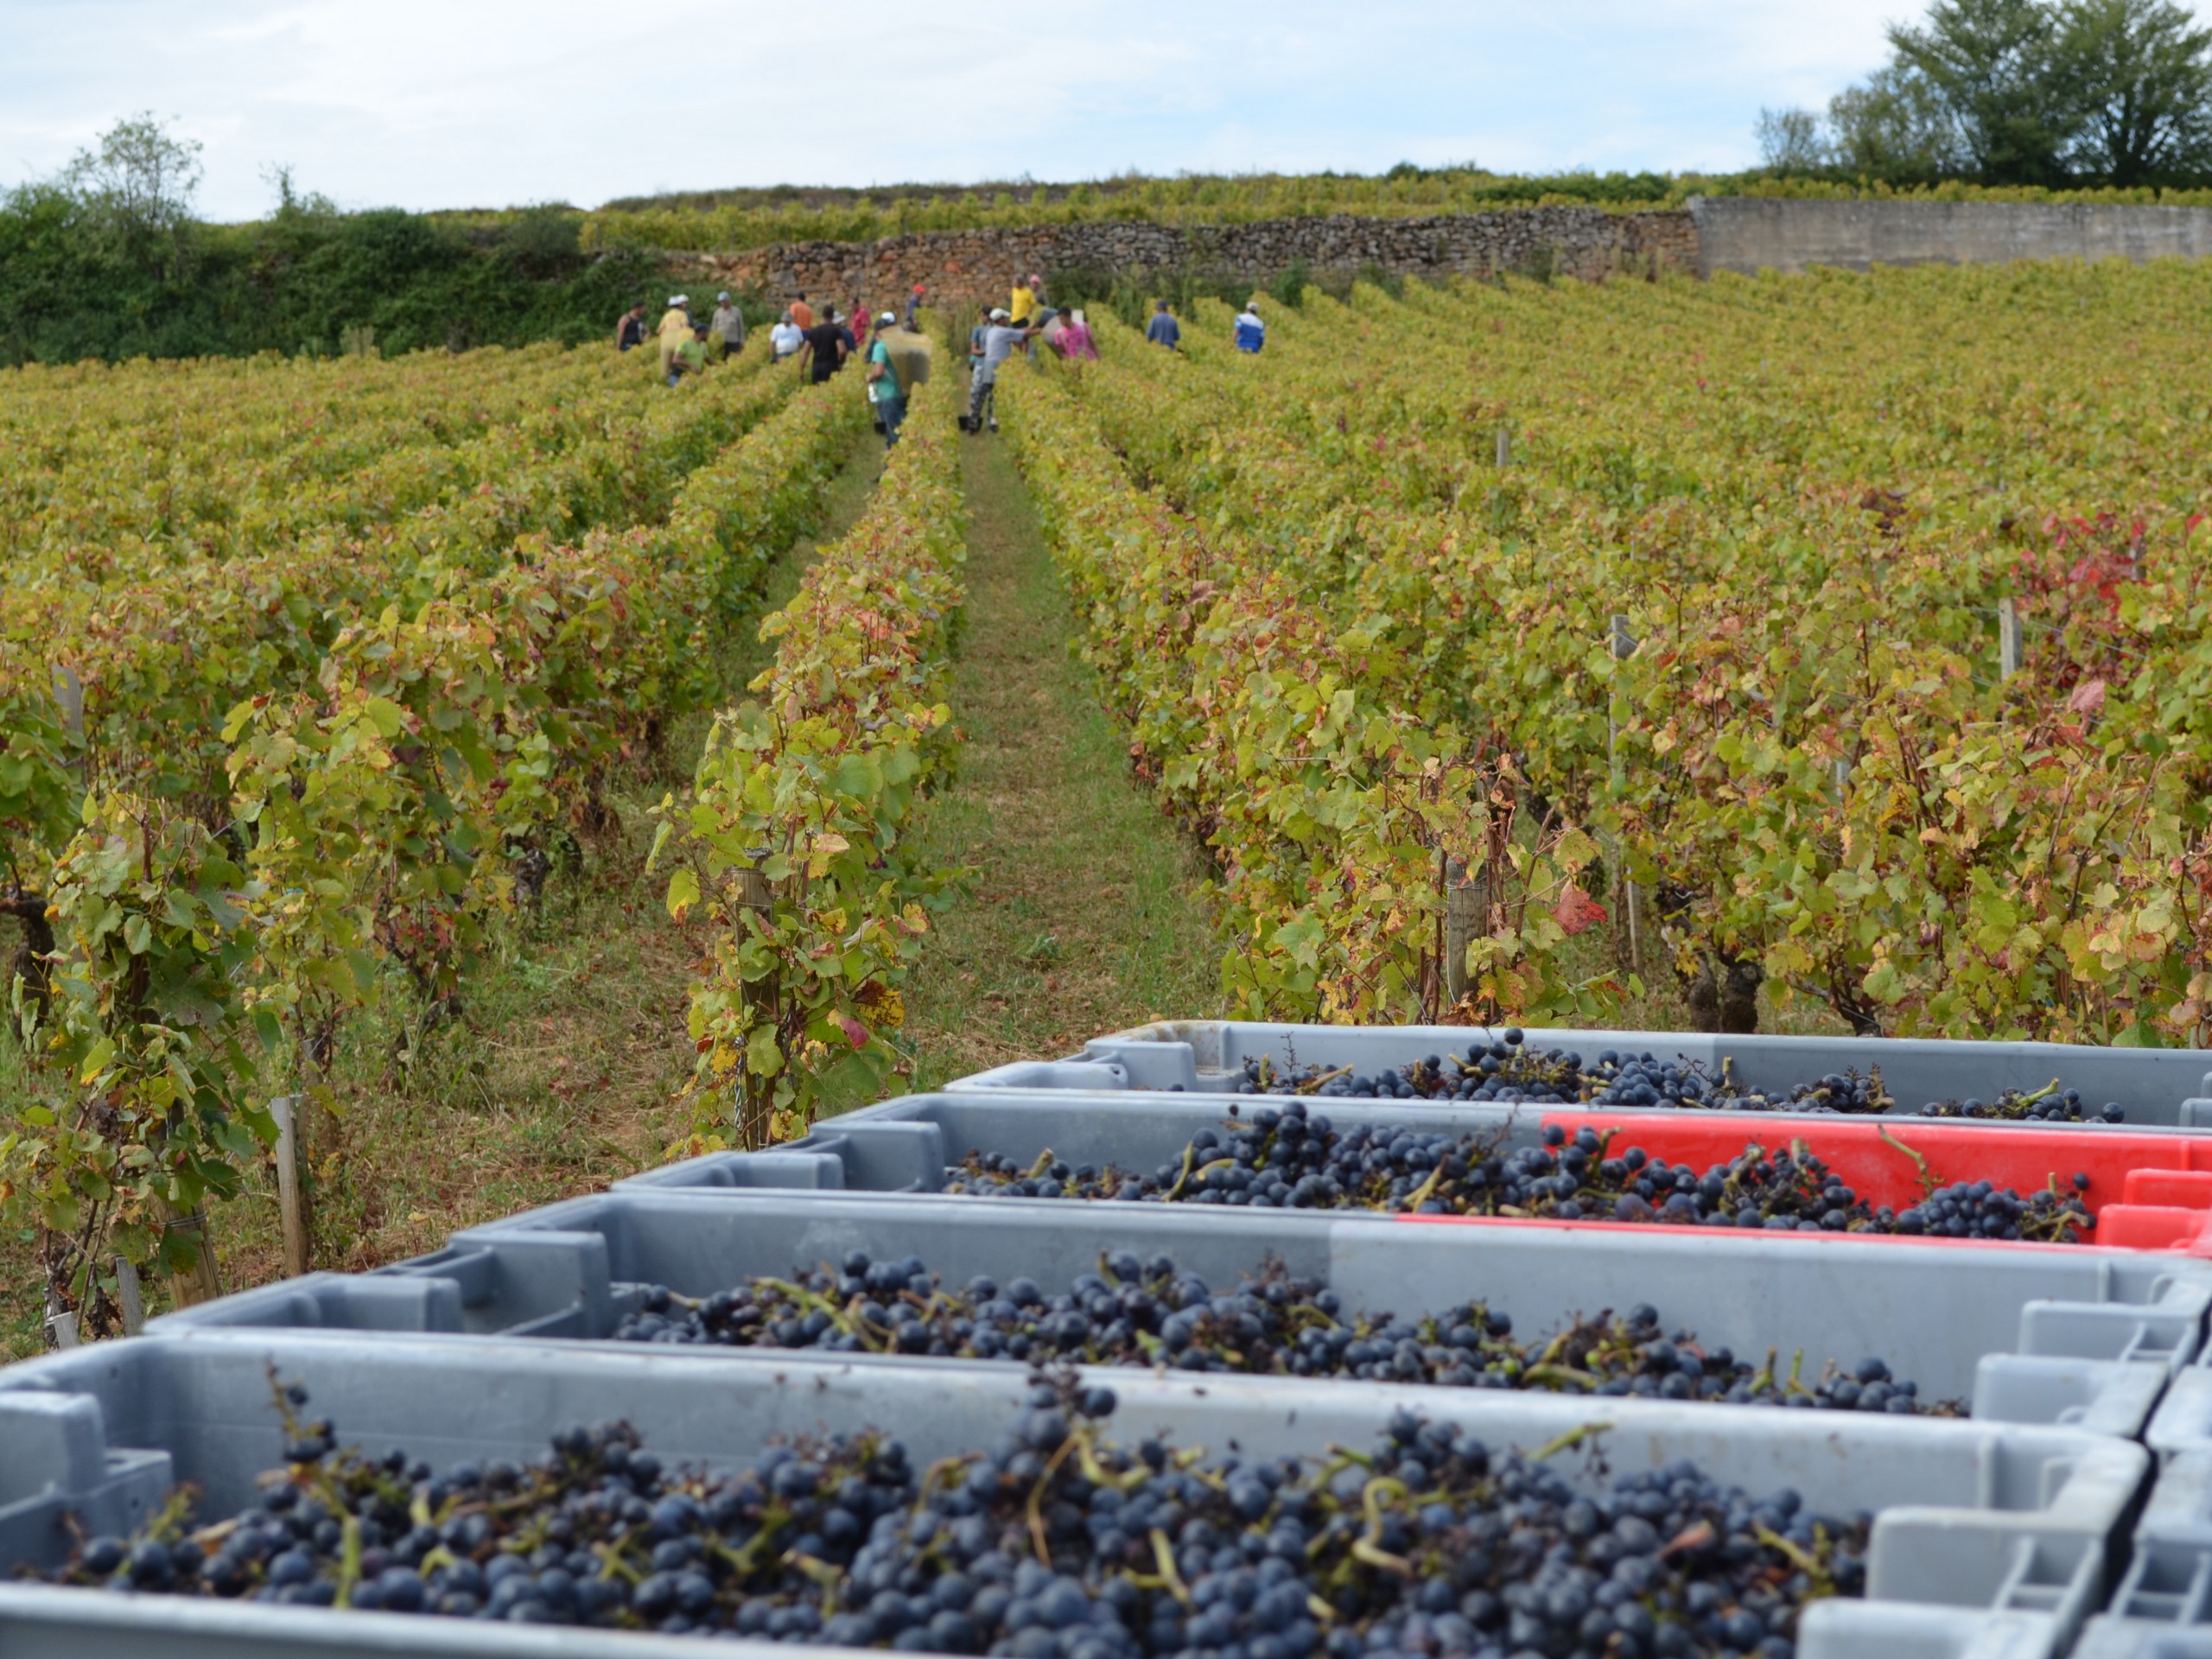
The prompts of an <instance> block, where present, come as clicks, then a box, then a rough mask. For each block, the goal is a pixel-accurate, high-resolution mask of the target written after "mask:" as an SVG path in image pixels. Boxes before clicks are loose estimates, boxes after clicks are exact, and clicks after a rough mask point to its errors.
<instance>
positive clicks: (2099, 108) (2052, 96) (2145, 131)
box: [1757, 0, 2212, 188]
mask: <svg viewBox="0 0 2212 1659" xmlns="http://www.w3.org/2000/svg"><path fill="white" fill-rule="evenodd" d="M1889 38H1890V44H1891V48H1892V50H1893V52H1894V54H1895V56H1894V57H1893V59H1892V60H1891V62H1890V63H1888V64H1886V65H1885V66H1884V67H1882V68H1880V69H1878V70H1876V71H1875V72H1874V73H1872V75H1870V76H1868V77H1867V78H1866V80H1865V81H1864V82H1862V83H1861V84H1859V85H1858V86H1851V87H1847V88H1846V89H1845V90H1844V91H1843V92H1839V93H1837V94H1836V96H1835V97H1834V99H1832V100H1831V101H1830V103H1829V105H1828V109H1827V116H1826V118H1821V117H1818V116H1815V114H1814V113H1813V112H1812V111H1809V110H1802V109H1784V110H1770V109H1768V110H1761V111H1759V118H1758V129H1757V130H1758V141H1759V150H1760V154H1761V156H1762V159H1763V161H1764V164H1765V166H1766V168H1767V169H1768V170H1769V171H1770V172H1774V173H1781V174H1792V175H1823V174H1825V175H1838V176H1841V177H1845V178H1858V179H1873V180H1879V181H1883V182H1885V183H1889V184H1900V185H1916V184H1932V183H1935V182H1936V181H1939V180H1942V179H1966V180H1970V181H1974V182H1975V183H1978V184H1985V185H2042V186H2063V185H2067V184H2086V185H2108V186H2113V187H2118V188H2139V187H2141V186H2145V185H2175V184H2187V183H2195V182H2201V181H2203V180H2204V179H2205V178H2206V177H2207V176H2212V29H2202V28H2199V27H2197V25H2196V20H2195V19H2194V18H2193V17H2192V16H2191V15H2190V13H2189V12H2188V11H2187V10H2184V9H2183V7H2181V6H2179V5H2177V4H2175V3H2173V0H1936V3H1935V4H1934V5H1932V6H1931V7H1930V8H1929V12H1928V16H1927V17H1926V18H1925V19H1924V20H1923V22H1921V23H1919V24H1917V25H1910V24H1897V25H1893V26H1892V27H1891V29H1890V34H1889Z"/></svg>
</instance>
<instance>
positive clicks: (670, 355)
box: [654, 294, 691, 380]
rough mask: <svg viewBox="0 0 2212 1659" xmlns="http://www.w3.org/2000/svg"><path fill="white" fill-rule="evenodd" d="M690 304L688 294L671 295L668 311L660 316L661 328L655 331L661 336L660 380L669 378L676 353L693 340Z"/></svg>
mask: <svg viewBox="0 0 2212 1659" xmlns="http://www.w3.org/2000/svg"><path fill="white" fill-rule="evenodd" d="M690 304H691V296H690V295H688V294H671V295H670V296H668V309H667V310H665V311H664V312H662V313H661V314H660V327H658V328H657V329H655V330H654V333H656V334H658V335H659V336H660V378H662V379H664V380H665V379H667V378H668V368H669V365H670V364H671V362H672V361H674V360H675V357H676V353H677V351H678V350H680V349H681V348H682V346H683V342H684V341H686V340H690V338H691V313H690Z"/></svg>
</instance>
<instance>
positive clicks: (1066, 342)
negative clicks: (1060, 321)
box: [1052, 311, 1098, 363]
mask: <svg viewBox="0 0 2212 1659" xmlns="http://www.w3.org/2000/svg"><path fill="white" fill-rule="evenodd" d="M1052 343H1053V344H1054V345H1056V346H1058V347H1059V348H1060V355H1061V356H1062V357H1065V358H1066V359H1068V360H1069V361H1070V362H1091V363H1096V361H1097V360H1098V342H1097V341H1096V340H1093V339H1092V338H1091V337H1090V324H1089V323H1087V322H1085V321H1084V320H1083V313H1082V312H1080V311H1071V312H1069V313H1068V314H1067V316H1066V319H1065V327H1062V328H1061V330H1060V334H1059V338H1058V340H1054V341H1053V342H1052Z"/></svg>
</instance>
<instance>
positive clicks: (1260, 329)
mask: <svg viewBox="0 0 2212 1659" xmlns="http://www.w3.org/2000/svg"><path fill="white" fill-rule="evenodd" d="M1267 343H1268V325H1267V324H1266V323H1264V322H1262V321H1260V302H1258V301H1257V300H1247V301H1245V302H1244V308H1243V310H1242V311H1240V312H1238V313H1237V314H1236V349H1237V350H1238V351H1240V352H1256V351H1258V350H1259V349H1260V347H1261V346H1264V345H1266V344H1267Z"/></svg>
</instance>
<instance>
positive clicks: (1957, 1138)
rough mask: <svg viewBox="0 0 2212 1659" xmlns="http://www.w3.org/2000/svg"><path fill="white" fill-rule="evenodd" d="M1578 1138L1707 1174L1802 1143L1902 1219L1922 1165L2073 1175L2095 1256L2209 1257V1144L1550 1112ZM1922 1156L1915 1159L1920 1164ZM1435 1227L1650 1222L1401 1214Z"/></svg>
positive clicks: (1902, 1124)
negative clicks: (1748, 1155)
mask: <svg viewBox="0 0 2212 1659" xmlns="http://www.w3.org/2000/svg"><path fill="white" fill-rule="evenodd" d="M1543 1121H1544V1123H1545V1124H1546V1126H1547V1127H1548V1126H1549V1125H1551V1124H1554V1123H1556V1124H1558V1125H1559V1126H1560V1128H1563V1129H1565V1130H1566V1131H1567V1134H1568V1135H1573V1134H1574V1132H1575V1131H1576V1130H1578V1129H1582V1128H1592V1129H1595V1130H1597V1131H1598V1133H1599V1134H1600V1135H1611V1139H1610V1141H1608V1143H1607V1150H1608V1153H1609V1154H1611V1155H1615V1156H1618V1154H1620V1153H1622V1152H1624V1151H1625V1150H1626V1149H1627V1148H1629V1147H1643V1150H1644V1151H1645V1152H1647V1153H1649V1154H1651V1156H1653V1157H1654V1158H1664V1159H1665V1160H1667V1161H1668V1162H1669V1163H1676V1164H1680V1163H1687V1164H1690V1165H1693V1166H1695V1167H1696V1168H1698V1169H1700V1170H1704V1169H1707V1168H1709V1167H1711V1166H1713V1165H1714V1164H1719V1163H1726V1162H1727V1161H1728V1160H1731V1159H1732V1158H1734V1157H1736V1156H1737V1155H1738V1154H1740V1153H1741V1152H1742V1151H1743V1150H1744V1147H1745V1146H1746V1145H1747V1144H1752V1143H1756V1144H1758V1145H1759V1146H1761V1147H1767V1148H1769V1149H1770V1150H1780V1149H1781V1148H1783V1147H1788V1146H1789V1145H1790V1144H1791V1143H1793V1142H1794V1143H1796V1145H1798V1146H1801V1147H1803V1148H1804V1149H1805V1150H1806V1151H1808V1152H1809V1153H1811V1154H1813V1155H1814V1156H1815V1157H1816V1158H1818V1159H1819V1160H1821V1162H1822V1163H1824V1164H1826V1165H1827V1166H1828V1168H1829V1169H1830V1170H1832V1171H1833V1172H1834V1173H1835V1175H1836V1176H1837V1177H1838V1178H1839V1179H1841V1180H1842V1181H1843V1182H1845V1183H1846V1184H1847V1185H1849V1186H1850V1187H1851V1188H1852V1190H1853V1191H1854V1192H1857V1193H1858V1194H1859V1197H1860V1198H1863V1199H1865V1200H1866V1202H1867V1203H1869V1204H1874V1205H1883V1204H1886V1205H1891V1206H1893V1207H1894V1208H1897V1209H1899V1210H1902V1209H1904V1207H1905V1206H1906V1205H1911V1204H1916V1203H1917V1202H1919V1200H1920V1198H1921V1196H1922V1178H1921V1162H1924V1163H1925V1164H1926V1166H1927V1172H1928V1174H1929V1176H1930V1177H1931V1178H1933V1179H1934V1180H1935V1181H1936V1184H1937V1185H1948V1184H1949V1183H1951V1182H1954V1181H1988V1182H1990V1183H1992V1184H1993V1185H1997V1186H2004V1187H2010V1188H2012V1190H2013V1191H2014V1192H2021V1193H2029V1192H2037V1191H2039V1190H2041V1189H2042V1188H2043V1187H2044V1185H2047V1184H2048V1183H2049V1182H2050V1181H2052V1180H2054V1179H2056V1181H2057V1182H2058V1183H2059V1185H2062V1186H2064V1185H2069V1184H2070V1183H2071V1182H2072V1180H2073V1179H2074V1177H2075V1175H2076V1174H2085V1175H2087V1176H2088V1178H2089V1185H2088V1190H2087V1191H2086V1192H2083V1193H2082V1199H2083V1201H2084V1202H2085V1203H2086V1204H2087V1205H2088V1210H2089V1212H2090V1214H2092V1215H2094V1217H2096V1218H2097V1225H2096V1230H2095V1231H2094V1232H2093V1233H2092V1234H2091V1235H2090V1236H2089V1238H2088V1241H2087V1244H2088V1246H2094V1247H2101V1248H2104V1249H2137V1250H2160V1249H2178V1250H2182V1251H2185V1252H2186V1253H2187V1254H2189V1255H2212V1135H2202V1136H2199V1135H2143V1134H2131V1133H2129V1132H2128V1131H2126V1130H2125V1129H2082V1128H2028V1127H2025V1126H2023V1127H2020V1128H1993V1127H1991V1126H1989V1125H1986V1124H1974V1125H1968V1124H1959V1123H1943V1122H1927V1121H1923V1122H1910V1121H1900V1120H1899V1119H1897V1118H1894V1117H1891V1118H1884V1119H1881V1120H1872V1119H1867V1118H1841V1117H1840V1118H1835V1119H1832V1120H1831V1119H1820V1118H1815V1119H1806V1118H1802V1117H1800V1118H1790V1119H1776V1120H1770V1121H1769V1122H1764V1123H1762V1122H1745V1119H1744V1117H1743V1116H1741V1115H1738V1114H1728V1115H1726V1116H1725V1118H1724V1117H1723V1116H1722V1115H1720V1114H1715V1115H1713V1117H1712V1118H1710V1119H1707V1118H1703V1117H1693V1116H1690V1115H1688V1114H1686V1113H1669V1114H1667V1115H1666V1116H1663V1117H1662V1116H1653V1115H1651V1114H1649V1113H1642V1112H1633V1111H1631V1112H1621V1113H1613V1112H1592V1111H1573V1112H1552V1113H1547V1114H1546V1115H1545V1117H1544V1120H1543ZM1914 1154H1918V1158H1919V1160H1920V1161H1916V1160H1915V1157H1914ZM1400 1219H1402V1220H1404V1221H1408V1222H1413V1223H1416V1224H1428V1225H1437V1224H1444V1225H1451V1226H1499V1227H1619V1228H1624V1229H1628V1230H1635V1231H1643V1230H1645V1229H1646V1228H1648V1227H1649V1223H1637V1222H1608V1221H1540V1220H1522V1219H1516V1218H1515V1217H1488V1216H1405V1217H1400ZM1774 1236H1775V1237H1776V1238H1777V1239H1821V1238H1841V1237H1851V1238H1866V1237H1870V1236H1873V1237H1884V1236H1902V1235H1883V1234H1875V1235H1869V1234H1866V1233H1851V1234H1841V1233H1821V1232H1805V1231H1796V1232H1788V1233H1777V1234H1775V1235H1774ZM1910 1242H1911V1243H1920V1244H1936V1243H1949V1244H1957V1245H1960V1246H1962V1247H1965V1248H1968V1249H2038V1250H2047V1249H2077V1248H2083V1247H2082V1246H2069V1245H2053V1244H2031V1243H2011V1242H2005V1243H1999V1242H1998V1241H1994V1240H1976V1239H1964V1238H1961V1239H1930V1238H1925V1237H1918V1236H1915V1237H1913V1238H1911V1240H1910Z"/></svg>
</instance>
